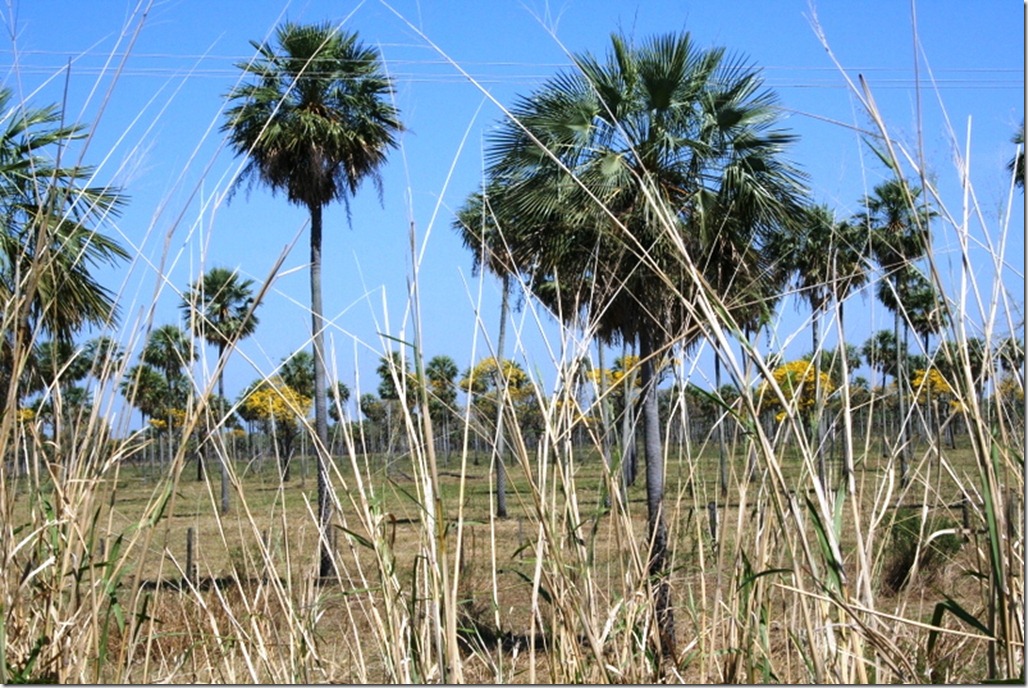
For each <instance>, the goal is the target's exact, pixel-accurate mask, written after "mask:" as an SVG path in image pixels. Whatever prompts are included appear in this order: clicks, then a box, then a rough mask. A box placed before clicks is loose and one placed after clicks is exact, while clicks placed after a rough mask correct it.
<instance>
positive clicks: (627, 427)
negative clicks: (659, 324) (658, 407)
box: [621, 339, 638, 495]
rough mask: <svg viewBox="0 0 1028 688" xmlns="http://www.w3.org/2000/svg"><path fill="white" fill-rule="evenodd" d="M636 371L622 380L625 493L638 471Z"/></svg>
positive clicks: (625, 351)
mask: <svg viewBox="0 0 1028 688" xmlns="http://www.w3.org/2000/svg"><path fill="white" fill-rule="evenodd" d="M621 361H622V366H626V365H627V362H628V340H627V339H625V340H624V341H623V342H622V344H621ZM635 375H636V373H635V371H632V372H631V373H626V374H625V377H624V379H623V381H622V383H621V384H622V386H623V387H624V391H623V392H622V398H623V399H624V406H625V408H624V411H623V412H622V415H621V487H622V492H623V493H624V494H626V495H627V494H628V488H629V487H631V486H632V485H635V477H636V474H637V473H638V464H637V458H638V457H637V456H636V450H635V426H636V399H635Z"/></svg>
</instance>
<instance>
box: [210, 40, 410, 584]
mask: <svg viewBox="0 0 1028 688" xmlns="http://www.w3.org/2000/svg"><path fill="white" fill-rule="evenodd" d="M275 38H276V43H277V47H276V46H273V45H271V44H269V43H260V44H258V43H253V45H254V47H255V48H256V50H257V57H256V58H255V59H254V60H251V61H249V62H245V63H242V64H240V65H239V67H240V69H242V70H243V71H244V72H245V73H246V75H248V76H250V77H253V81H252V82H249V83H243V84H241V85H239V86H236V87H235V88H233V89H232V90H231V91H230V92H229V94H228V100H229V104H230V105H229V109H228V112H227V121H226V122H225V124H224V125H223V127H222V129H223V131H225V132H227V133H228V136H229V143H230V145H231V146H232V148H233V149H234V150H235V152H236V153H237V154H238V155H241V156H244V157H245V158H246V165H245V167H244V168H243V175H242V178H241V180H240V181H243V180H247V181H249V182H250V183H251V184H252V183H253V182H260V183H261V184H266V185H267V186H269V187H270V188H271V190H272V191H273V192H277V191H284V192H285V194H286V199H287V200H288V201H289V202H290V203H293V204H295V205H298V206H301V207H303V208H306V209H307V210H308V212H309V213H310V223H311V242H310V245H311V262H310V283H311V331H312V340H313V352H314V371H315V375H314V385H315V394H314V417H315V428H316V432H317V438H318V442H319V443H320V445H321V446H320V447H318V448H317V449H318V513H319V520H320V524H321V528H322V532H323V534H324V536H325V537H323V538H322V543H321V557H320V560H319V561H320V563H319V571H320V573H321V575H322V576H328V575H330V574H331V573H332V560H331V557H330V554H329V552H328V548H327V543H328V539H327V536H328V528H329V522H330V520H331V513H330V511H329V504H330V502H329V499H328V468H327V466H326V465H325V458H324V456H323V455H324V452H325V451H326V450H327V447H328V413H327V404H326V391H327V384H328V383H327V379H326V375H325V346H324V327H325V325H324V319H323V306H322V288H321V243H322V242H321V236H322V210H323V209H324V207H325V206H326V205H328V204H329V203H331V202H332V201H338V200H341V201H343V202H344V204H346V208H347V211H349V198H350V197H351V196H353V195H354V194H356V192H357V190H358V188H359V187H360V185H361V183H362V182H363V181H364V180H365V179H366V178H371V179H372V180H373V181H374V182H375V183H376V184H380V183H381V182H380V179H379V176H378V175H379V170H380V169H381V167H382V166H383V165H384V164H385V161H386V153H387V152H388V151H389V150H390V149H391V148H393V147H395V146H396V135H397V134H398V133H399V132H400V131H401V130H402V129H403V126H402V124H401V123H400V120H399V118H398V112H397V110H396V108H395V107H394V106H393V105H392V104H391V103H390V102H389V96H390V94H391V93H392V83H391V81H390V79H389V78H388V77H387V76H386V75H385V74H384V72H383V71H382V67H381V64H380V62H379V55H378V52H377V51H376V50H375V49H374V48H370V47H367V46H365V45H364V44H362V43H361V42H360V41H359V40H358V36H357V34H356V33H345V32H341V31H340V30H339V29H337V28H335V27H333V26H331V25H329V24H316V25H299V24H294V23H291V22H286V23H284V24H283V25H282V26H280V27H279V28H278V30H277V31H276V33H275Z"/></svg>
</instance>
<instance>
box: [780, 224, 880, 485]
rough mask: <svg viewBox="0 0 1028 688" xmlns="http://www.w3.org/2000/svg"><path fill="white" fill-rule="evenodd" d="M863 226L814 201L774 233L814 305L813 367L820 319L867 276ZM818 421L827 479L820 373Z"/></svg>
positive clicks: (800, 290)
mask: <svg viewBox="0 0 1028 688" xmlns="http://www.w3.org/2000/svg"><path fill="white" fill-rule="evenodd" d="M861 234H862V230H861V229H860V228H858V227H855V225H853V224H852V223H848V222H844V221H840V220H838V219H837V218H836V216H835V213H834V212H833V211H832V209H831V208H829V207H828V206H827V205H813V206H810V207H808V208H806V209H805V210H804V212H803V213H802V215H800V217H799V218H798V221H797V222H794V223H792V224H791V225H790V226H789V227H788V228H787V231H783V232H779V233H777V234H776V235H774V236H773V237H772V241H771V242H770V244H771V245H770V247H769V253H770V254H771V255H772V256H773V260H774V261H775V262H776V264H777V265H778V269H779V270H781V271H782V272H784V273H785V275H786V276H787V278H788V279H789V280H790V281H791V282H792V284H793V286H794V287H795V289H796V291H797V294H798V295H799V296H800V298H801V299H802V300H803V301H806V303H807V305H809V306H810V310H811V320H810V334H811V351H812V360H813V363H814V367H815V369H817V370H821V369H822V367H823V366H822V363H821V358H822V348H823V347H822V343H821V335H822V333H821V324H822V319H823V317H824V315H825V314H826V313H827V312H828V310H829V308H830V307H831V306H832V304H833V302H834V303H835V305H836V308H837V309H839V310H840V311H841V309H842V303H843V301H845V300H846V297H847V296H849V294H850V293H851V292H852V291H853V290H854V289H856V288H858V287H860V286H862V285H863V284H864V282H865V281H866V279H867V275H866V269H865V264H866V261H867V260H868V255H867V253H868V250H869V248H868V242H867V239H866V235H863V236H861ZM814 384H815V388H816V389H815V398H816V399H817V400H818V401H817V405H816V407H815V409H816V410H815V416H814V418H815V423H816V425H817V428H818V435H819V439H818V446H817V449H816V451H815V453H816V458H817V465H818V475H819V477H820V479H821V481H822V483H824V482H825V480H826V475H827V470H826V465H825V457H824V451H823V446H822V445H823V443H822V442H821V440H820V438H821V436H823V432H824V424H823V423H822V422H821V419H820V418H819V416H820V413H821V409H822V408H823V403H824V399H823V397H822V394H821V390H820V377H818V376H815V382H814Z"/></svg>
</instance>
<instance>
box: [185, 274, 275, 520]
mask: <svg viewBox="0 0 1028 688" xmlns="http://www.w3.org/2000/svg"><path fill="white" fill-rule="evenodd" d="M252 285H253V280H249V279H240V277H239V273H238V272H236V271H234V270H229V269H228V268H211V269H210V270H209V271H208V272H207V273H206V274H204V275H203V276H202V277H200V278H199V279H198V280H196V282H194V283H193V285H192V286H191V287H190V288H189V290H188V291H186V293H185V294H184V295H183V296H182V304H181V307H182V310H184V311H185V312H186V315H187V316H188V317H189V323H190V326H191V328H192V330H193V333H194V334H195V335H196V336H198V337H200V338H201V339H203V340H204V341H206V342H207V343H208V344H214V345H215V346H217V347H218V364H219V365H220V366H222V367H221V369H220V371H219V372H218V397H219V398H220V399H225V398H226V397H225V369H224V358H225V351H226V349H227V348H228V347H229V346H231V345H233V344H235V343H236V342H238V341H239V340H240V339H243V338H245V337H249V336H250V335H251V334H253V332H254V330H255V329H256V328H257V317H256V316H255V315H254V314H253V309H254V300H253V290H252V289H251V287H252ZM218 455H219V457H220V468H221V513H223V514H227V513H228V510H229V491H228V467H227V466H226V465H225V455H224V452H219V454H218Z"/></svg>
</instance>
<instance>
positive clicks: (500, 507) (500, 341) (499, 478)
mask: <svg viewBox="0 0 1028 688" xmlns="http://www.w3.org/2000/svg"><path fill="white" fill-rule="evenodd" d="M502 289H503V294H502V295H501V297H500V330H499V332H498V333H497V337H496V391H497V393H498V398H499V403H498V404H497V405H496V439H495V442H494V447H495V448H494V450H493V457H494V458H493V460H494V461H495V462H496V517H497V518H507V467H506V466H505V465H504V463H503V449H504V438H503V406H504V404H506V403H507V380H506V377H505V376H504V374H503V372H504V371H503V350H504V345H505V344H506V342H505V340H506V338H507V316H508V314H509V310H510V276H509V275H508V274H506V273H504V275H503V284H502Z"/></svg>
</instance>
